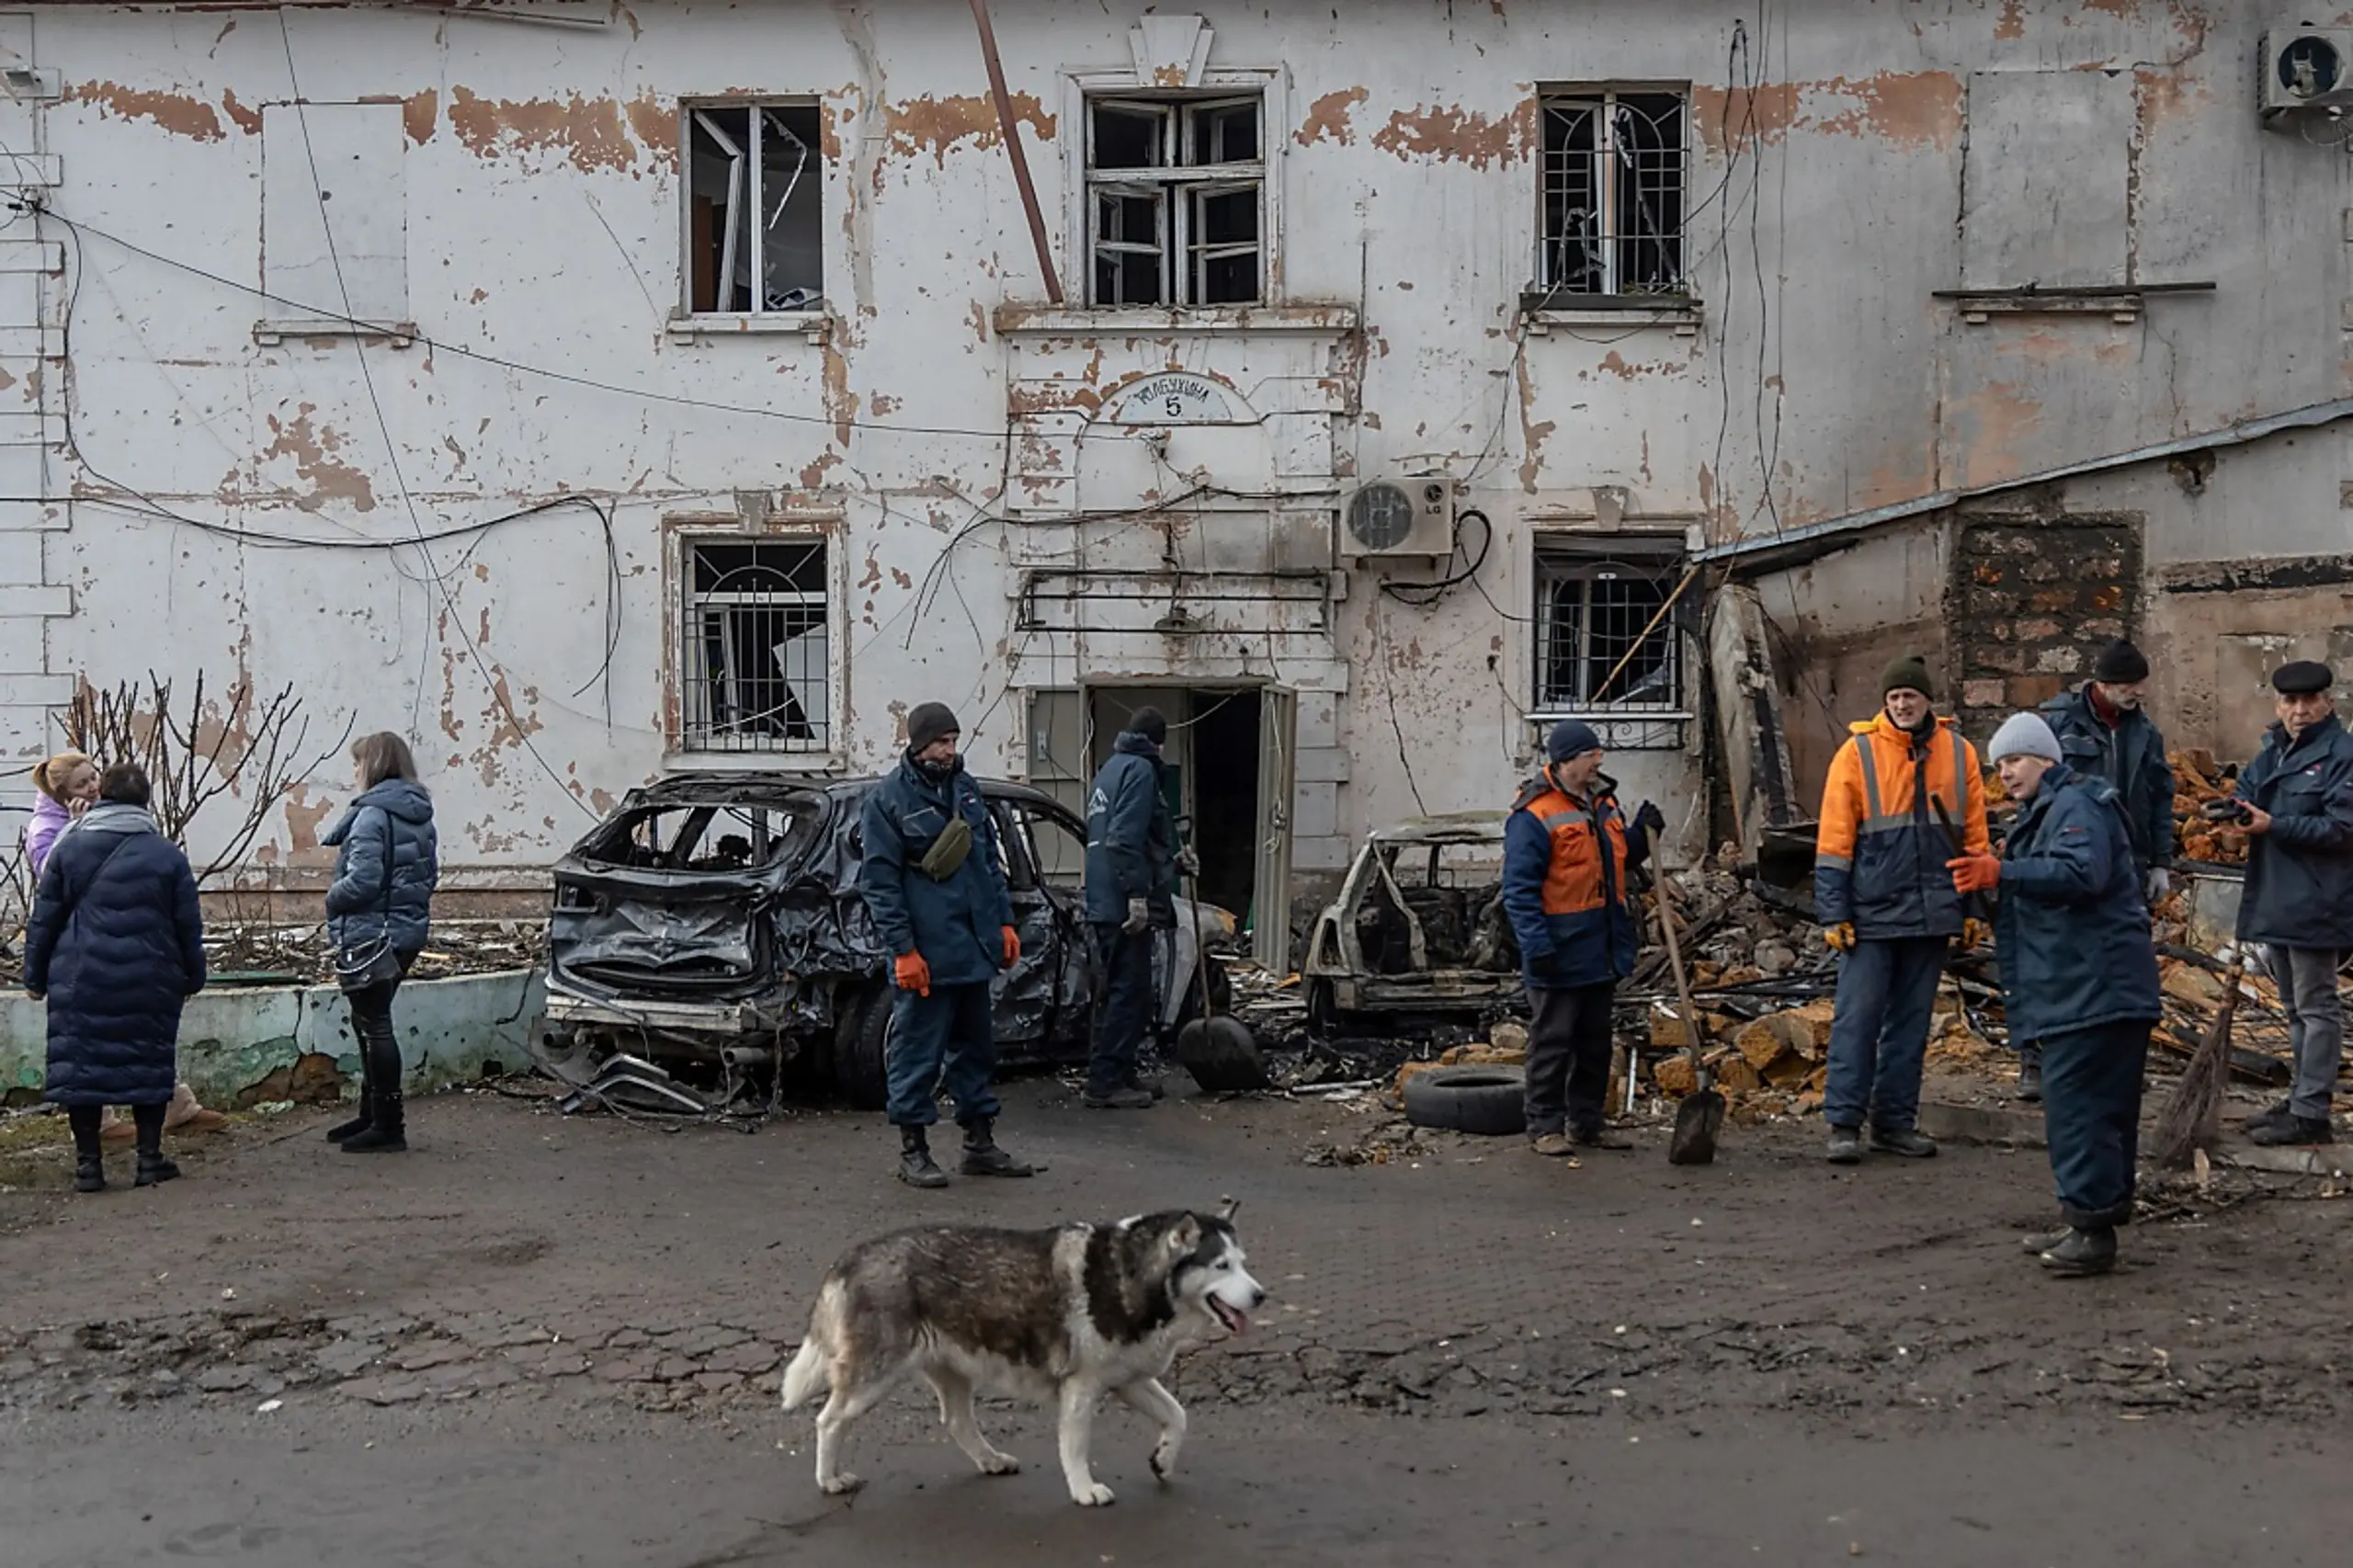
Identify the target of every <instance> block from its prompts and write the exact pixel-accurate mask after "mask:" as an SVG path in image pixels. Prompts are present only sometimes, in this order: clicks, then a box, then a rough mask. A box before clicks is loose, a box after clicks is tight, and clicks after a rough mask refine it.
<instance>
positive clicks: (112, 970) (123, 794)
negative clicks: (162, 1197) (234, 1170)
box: [25, 762, 204, 1192]
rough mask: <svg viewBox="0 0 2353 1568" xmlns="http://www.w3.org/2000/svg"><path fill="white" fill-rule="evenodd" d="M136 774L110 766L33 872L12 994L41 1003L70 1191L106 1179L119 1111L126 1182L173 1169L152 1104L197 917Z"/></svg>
mask: <svg viewBox="0 0 2353 1568" xmlns="http://www.w3.org/2000/svg"><path fill="white" fill-rule="evenodd" d="M149 798H150V790H149V786H148V782H147V775H146V774H145V773H144V772H142V771H141V769H140V768H139V767H138V766H137V765H136V764H134V763H127V762H119V763H116V764H115V765H114V766H113V767H109V768H108V769H107V770H106V772H105V774H104V775H102V776H101V777H100V778H99V781H98V803H97V805H95V806H92V807H91V808H90V809H89V810H88V811H87V812H85V813H84V814H83V817H82V819H81V821H80V822H79V823H77V824H75V825H74V831H73V832H71V833H69V834H66V835H63V836H62V837H60V838H59V839H58V841H57V845H56V847H55V848H54V849H53V850H51V853H50V855H49V858H48V860H47V862H46V864H45V865H44V867H43V869H42V871H41V878H40V891H39V892H37V893H36V894H35V895H34V900H33V912H32V919H31V922H30V924H29V925H28V927H27V929H26V933H25V991H26V993H27V994H28V995H30V996H31V997H32V998H33V999H34V1000H35V1001H43V1000H46V1001H47V1003H48V1005H49V1065H48V1074H47V1076H46V1078H45V1080H44V1087H43V1090H42V1094H43V1097H44V1098H46V1099H47V1100H49V1101H50V1103H51V1104H52V1105H62V1106H63V1107H64V1108H65V1114H66V1118H67V1119H68V1120H69V1121H70V1122H71V1124H72V1126H73V1129H74V1189H75V1190H76V1191H80V1192H100V1191H104V1190H105V1188H106V1185H107V1177H106V1164H105V1154H104V1150H103V1147H102V1146H101V1144H100V1142H99V1140H98V1122H99V1118H100V1116H101V1115H102V1113H103V1112H104V1110H105V1108H107V1107H108V1106H111V1105H127V1106H129V1107H131V1120H132V1123H133V1125H134V1127H135V1129H136V1135H137V1138H138V1142H139V1176H138V1182H137V1185H139V1186H141V1187H153V1185H155V1184H156V1183H157V1182H161V1181H169V1180H171V1179H172V1178H173V1177H175V1176H178V1175H179V1174H180V1170H179V1166H177V1165H174V1164H173V1163H172V1162H171V1161H170V1160H167V1159H165V1157H164V1143H163V1141H164V1112H165V1108H167V1107H168V1106H169V1104H170V1102H171V1098H172V1089H173V1085H174V1084H175V1082H176V1073H175V1072H174V1068H175V1065H176V1061H177V1057H178V1051H179V1030H180V1006H181V1004H182V1003H183V1002H185V1001H186V1000H187V999H188V997H190V996H193V995H195V994H197V993H198V992H199V991H200V990H202V989H203V988H204V916H203V914H202V911H201V910H200V909H199V905H198V903H197V896H196V877H195V874H194V873H193V872H191V871H190V870H189V869H188V857H187V856H186V855H184V854H182V853H181V852H180V848H179V846H177V845H176V844H174V843H173V842H172V841H171V840H170V839H168V838H165V836H164V835H163V833H162V832H161V830H159V829H158V828H157V826H156V825H155V819H154V817H153V815H152V814H151V813H150V812H148V810H147V802H148V800H149Z"/></svg>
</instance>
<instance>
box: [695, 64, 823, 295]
mask: <svg viewBox="0 0 2353 1568" xmlns="http://www.w3.org/2000/svg"><path fill="white" fill-rule="evenodd" d="M686 113H687V164H688V177H687V179H686V181H685V185H686V193H687V250H688V256H687V267H686V278H687V287H688V300H687V308H688V312H691V313H695V314H704V315H708V314H713V313H717V314H727V315H759V314H764V313H767V312H794V311H813V310H817V309H819V308H820V307H821V306H823V304H824V291H825V276H824V178H823V174H824V157H823V155H822V154H821V153H819V152H818V151H817V149H818V146H819V144H820V141H821V138H820V133H819V130H818V119H817V115H818V111H817V108H816V106H815V105H813V104H726V105H717V104H706V105H699V106H693V105H690V106H688V109H687V111H686Z"/></svg>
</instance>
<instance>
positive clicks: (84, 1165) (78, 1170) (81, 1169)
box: [74, 1154, 107, 1192]
mask: <svg viewBox="0 0 2353 1568" xmlns="http://www.w3.org/2000/svg"><path fill="white" fill-rule="evenodd" d="M106 1189H107V1166H106V1162H105V1161H104V1160H101V1159H99V1158H98V1157H97V1155H96V1154H85V1155H83V1156H82V1157H81V1158H80V1159H77V1160H75V1161H74V1191H76V1192H104V1191H105V1190H106Z"/></svg>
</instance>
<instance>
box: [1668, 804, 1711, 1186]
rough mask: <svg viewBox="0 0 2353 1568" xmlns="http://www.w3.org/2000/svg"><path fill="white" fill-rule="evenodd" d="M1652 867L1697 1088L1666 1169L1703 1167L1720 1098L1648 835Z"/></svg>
mask: <svg viewBox="0 0 2353 1568" xmlns="http://www.w3.org/2000/svg"><path fill="white" fill-rule="evenodd" d="M1651 864H1652V866H1653V867H1654V868H1656V869H1657V874H1656V875H1655V876H1654V878H1653V879H1652V887H1653V890H1654V892H1655V893H1656V895H1657V897H1658V928H1659V931H1660V932H1661V934H1663V935H1664V936H1665V937H1666V963H1667V967H1668V968H1669V969H1672V970H1673V971H1675V995H1676V1000H1677V1001H1678V1002H1680V1003H1681V1004H1682V1005H1683V1051H1684V1054H1685V1055H1686V1056H1688V1057H1689V1058H1690V1061H1691V1073H1692V1076H1693V1077H1694V1079H1695V1080H1697V1083H1696V1086H1695V1087H1694V1088H1693V1089H1692V1091H1691V1092H1690V1093H1689V1094H1688V1095H1686V1096H1683V1103H1682V1104H1681V1105H1678V1106H1677V1107H1676V1108H1675V1133H1674V1136H1672V1137H1670V1138H1669V1139H1668V1140H1667V1141H1666V1160H1667V1164H1669V1165H1713V1164H1714V1163H1715V1159H1716V1133H1717V1132H1718V1131H1721V1130H1722V1127H1723V1124H1724V1097H1723V1096H1722V1095H1720V1094H1718V1093H1717V1092H1716V1075H1715V1074H1713V1073H1711V1072H1710V1071H1709V1070H1708V1062H1707V1059H1706V1058H1705V1057H1704V1056H1702V1055H1701V1054H1700V1052H1699V1008H1697V1007H1694V1006H1692V1005H1691V981H1690V977H1689V976H1688V975H1686V974H1685V973H1684V972H1683V944H1682V943H1681V941H1679V940H1678V939H1677V937H1676V935H1675V908H1674V901H1673V900H1672V898H1671V897H1670V896H1669V894H1668V893H1667V891H1666V870H1665V868H1664V867H1661V866H1659V864H1658V835H1657V834H1656V833H1653V834H1652V835H1651Z"/></svg>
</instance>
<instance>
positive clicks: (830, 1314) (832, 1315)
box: [784, 1284, 840, 1410]
mask: <svg viewBox="0 0 2353 1568" xmlns="http://www.w3.org/2000/svg"><path fill="white" fill-rule="evenodd" d="M839 1306H840V1290H839V1289H838V1288H837V1287H835V1286H834V1285H831V1284H828V1285H826V1286H825V1287H824V1289H823V1290H819V1291H818V1292H817V1304H816V1306H815V1307H813V1309H811V1311H810V1313H809V1332H808V1333H807V1334H805V1335H802V1336H801V1348H800V1349H798V1350H796V1351H794V1352H793V1355H792V1361H791V1363H790V1365H789V1366H787V1367H786V1368H785V1369H784V1407H785V1408H786V1409H787V1410H798V1409H799V1408H800V1407H801V1405H803V1404H805V1403H808V1402H809V1401H810V1400H811V1399H813V1398H814V1397H815V1396H816V1395H817V1394H818V1392H820V1391H822V1390H824V1389H827V1388H830V1387H831V1386H832V1385H833V1381H834V1379H833V1369H834V1337H835V1336H834V1328H835V1319H836V1318H837V1317H838V1316H839V1312H838V1311H837V1309H838V1308H839Z"/></svg>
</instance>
